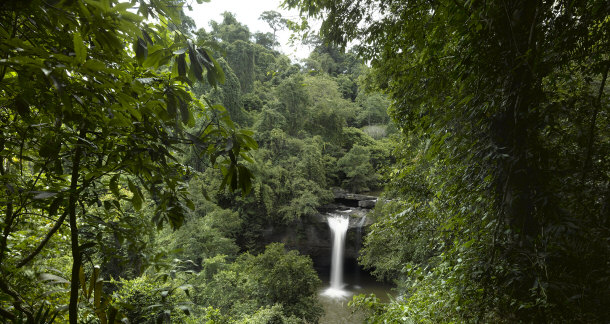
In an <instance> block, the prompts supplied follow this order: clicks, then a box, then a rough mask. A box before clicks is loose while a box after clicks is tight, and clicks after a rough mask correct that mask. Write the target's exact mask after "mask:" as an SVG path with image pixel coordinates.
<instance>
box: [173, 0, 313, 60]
mask: <svg viewBox="0 0 610 324" xmlns="http://www.w3.org/2000/svg"><path fill="white" fill-rule="evenodd" d="M280 3H281V0H211V1H210V2H207V3H206V2H204V3H203V4H201V5H200V4H197V2H195V1H192V4H191V6H192V7H193V11H188V9H185V12H186V14H187V15H189V16H191V17H192V18H193V19H194V20H195V23H196V24H197V28H204V29H205V30H207V31H210V29H211V27H210V26H209V24H208V23H209V22H210V21H211V20H216V21H217V22H221V21H222V13H223V12H225V11H229V12H232V13H233V14H235V17H236V18H237V21H239V22H240V23H242V24H244V25H246V26H248V28H250V32H251V33H252V34H254V33H256V32H263V33H266V32H270V33H273V30H272V29H271V28H270V27H269V25H268V24H267V23H266V22H264V21H262V20H259V19H258V18H259V17H260V15H261V14H262V13H263V11H267V10H274V11H277V12H279V13H281V14H282V17H284V18H287V19H290V20H295V21H298V16H299V13H298V11H297V10H294V9H293V10H285V9H281V8H279V6H280ZM276 35H277V36H278V41H279V43H280V46H281V52H283V53H284V54H286V55H288V56H289V57H291V58H292V59H295V58H296V59H302V58H306V57H307V56H308V55H309V51H310V50H309V49H308V48H307V46H303V45H300V44H295V46H290V45H289V44H288V42H289V38H290V32H289V31H287V30H283V31H279V32H278V33H277V34H276Z"/></svg>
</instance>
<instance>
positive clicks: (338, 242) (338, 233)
mask: <svg viewBox="0 0 610 324" xmlns="http://www.w3.org/2000/svg"><path fill="white" fill-rule="evenodd" d="M328 226H330V231H331V234H332V237H333V250H332V251H333V254H332V260H331V265H330V288H328V289H326V290H325V291H324V292H323V293H322V294H323V295H325V296H328V297H332V298H343V297H347V296H349V295H350V294H351V293H350V292H349V291H347V290H344V289H343V287H345V284H344V283H343V252H344V250H345V235H346V233H347V228H348V226H349V218H348V217H345V216H338V215H332V216H330V217H328Z"/></svg>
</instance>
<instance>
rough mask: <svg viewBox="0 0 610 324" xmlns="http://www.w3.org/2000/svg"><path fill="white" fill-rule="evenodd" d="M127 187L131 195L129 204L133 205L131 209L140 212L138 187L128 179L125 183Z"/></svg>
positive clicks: (140, 203)
mask: <svg viewBox="0 0 610 324" xmlns="http://www.w3.org/2000/svg"><path fill="white" fill-rule="evenodd" d="M127 185H128V186H129V191H131V193H132V194H133V196H132V197H131V203H132V204H133V208H135V210H136V211H140V209H142V195H141V193H140V190H139V189H138V187H137V186H136V185H135V184H134V183H133V182H132V181H131V179H129V180H128V181H127Z"/></svg>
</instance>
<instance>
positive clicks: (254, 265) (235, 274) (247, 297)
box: [194, 244, 321, 323]
mask: <svg viewBox="0 0 610 324" xmlns="http://www.w3.org/2000/svg"><path fill="white" fill-rule="evenodd" d="M216 269H218V270H217V271H215V272H214V273H213V274H210V273H206V274H205V275H204V276H202V274H200V275H199V278H198V281H197V283H196V284H195V288H196V289H198V291H197V292H196V295H195V297H194V298H195V301H196V303H197V304H199V305H210V306H212V307H214V308H217V309H219V310H220V311H221V313H223V314H225V315H229V316H231V317H234V318H237V317H239V316H243V315H245V314H253V315H252V316H251V317H250V319H248V320H249V321H256V318H259V320H260V318H266V317H270V318H272V317H277V318H278V320H280V319H282V320H284V318H292V319H291V320H290V321H295V320H296V318H300V319H303V320H305V321H307V322H315V321H316V320H317V319H318V318H319V317H320V315H321V307H320V305H318V301H317V297H316V294H317V287H318V285H319V279H318V277H317V274H316V272H315V271H314V269H313V265H312V262H311V259H309V258H308V257H304V256H300V255H299V254H298V253H297V252H296V251H290V252H286V251H285V250H284V246H283V245H282V244H271V245H269V246H267V247H266V249H265V252H264V253H261V254H259V255H257V256H254V255H251V254H249V253H246V254H243V255H241V256H240V257H239V258H238V259H237V260H236V261H235V262H234V263H231V264H229V265H226V266H224V267H220V268H219V267H218V266H216ZM210 277H211V279H210ZM265 306H269V307H271V308H270V309H269V310H264V309H260V308H261V307H265ZM259 309H260V310H259ZM274 314H275V315H274ZM280 323H281V322H280Z"/></svg>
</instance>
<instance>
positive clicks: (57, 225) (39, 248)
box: [17, 209, 68, 268]
mask: <svg viewBox="0 0 610 324" xmlns="http://www.w3.org/2000/svg"><path fill="white" fill-rule="evenodd" d="M66 216H68V210H67V209H66V210H65V211H64V213H63V214H62V215H61V217H59V219H58V220H57V221H56V222H55V225H53V227H52V228H51V230H50V231H49V232H48V233H47V235H46V236H45V238H44V239H43V240H42V242H40V244H38V246H37V247H36V249H34V251H32V253H30V254H29V255H28V256H27V257H25V258H23V259H22V260H21V261H19V263H17V268H21V267H23V266H24V265H26V264H27V263H28V262H30V261H32V259H34V257H36V255H38V253H40V251H42V249H43V248H44V246H45V245H46V244H47V242H49V240H50V239H51V237H53V235H54V234H55V232H57V230H59V228H60V227H61V225H62V224H63V222H64V220H65V219H66Z"/></svg>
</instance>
